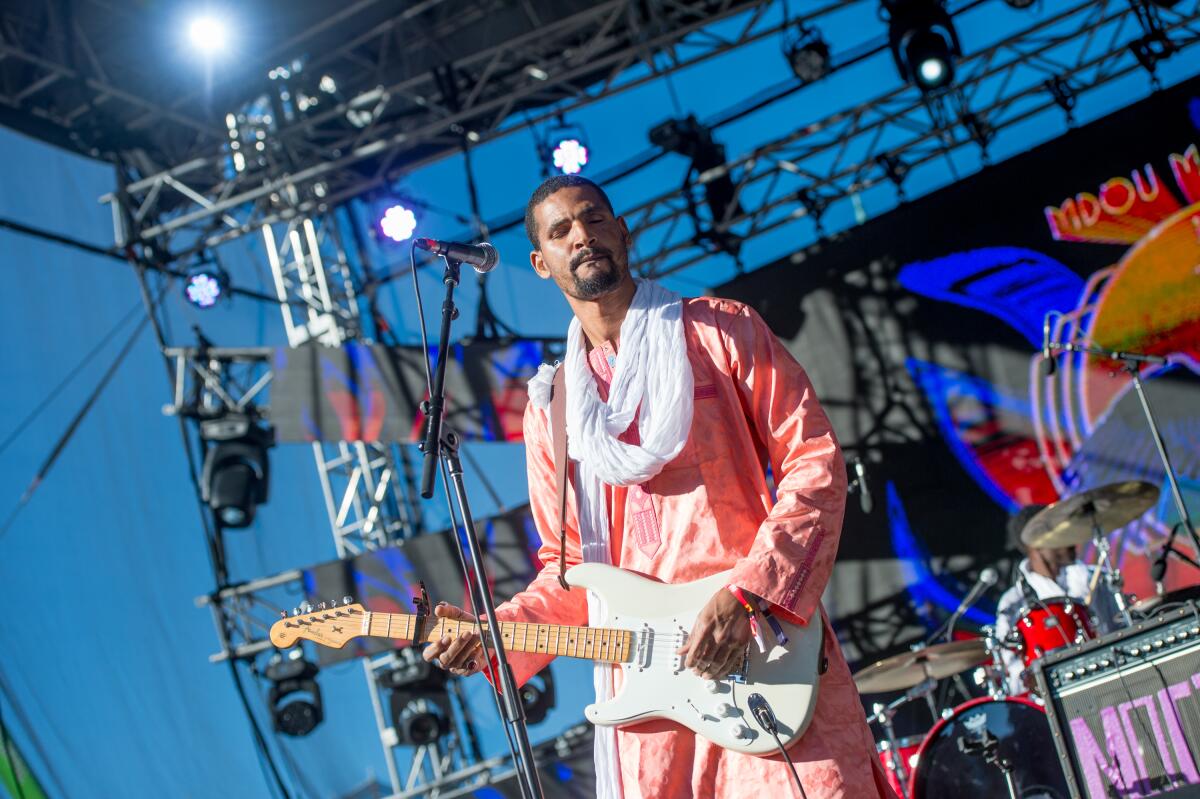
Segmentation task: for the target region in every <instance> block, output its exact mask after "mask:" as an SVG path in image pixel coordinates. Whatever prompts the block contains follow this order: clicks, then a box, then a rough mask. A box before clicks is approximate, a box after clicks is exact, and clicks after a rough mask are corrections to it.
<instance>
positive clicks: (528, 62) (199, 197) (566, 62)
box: [0, 0, 841, 259]
mask: <svg viewBox="0 0 1200 799" xmlns="http://www.w3.org/2000/svg"><path fill="white" fill-rule="evenodd" d="M840 5H841V4H840V3H838V2H826V3H824V4H823V5H822V6H820V7H819V8H816V9H814V10H813V11H811V12H810V13H808V14H806V15H805V16H804V17H802V18H799V20H792V22H793V23H795V22H797V21H799V22H808V21H813V20H816V19H818V18H820V17H822V16H825V15H826V14H830V13H832V12H834V11H836V10H837V9H838V8H839V7H840ZM768 6H769V3H767V2H766V1H765V0H742V1H741V2H737V1H736V0H720V1H719V2H714V1H713V0H673V1H672V2H665V0H650V1H649V2H646V1H645V0H608V2H601V3H596V4H594V5H592V6H590V7H588V8H587V9H586V10H583V11H580V12H579V13H576V14H574V15H571V16H569V17H566V18H564V19H561V20H558V21H556V22H553V23H550V24H547V25H545V26H542V27H540V28H538V29H537V30H534V31H531V32H529V33H528V34H525V35H522V36H520V37H517V38H515V39H511V40H508V41H505V42H504V43H503V44H498V45H495V46H493V47H489V48H486V49H482V50H480V51H478V52H476V53H474V54H472V55H469V56H466V57H464V58H462V59H459V60H458V61H456V62H455V63H454V65H453V75H452V76H447V75H445V74H443V75H442V76H441V77H440V78H439V77H438V76H437V75H436V74H432V73H422V74H418V75H413V76H411V77H408V78H406V79H405V80H403V81H400V82H398V83H394V84H390V85H385V86H380V87H378V97H379V98H380V99H384V98H386V99H387V102H388V103H393V104H396V103H399V104H404V108H405V113H404V114H391V115H381V116H380V117H379V118H378V119H377V120H375V121H372V122H370V123H368V124H366V125H365V126H364V127H363V128H361V129H359V130H355V131H354V132H353V134H351V135H346V136H334V137H327V136H326V137H319V138H318V137H313V136H312V129H313V127H314V126H318V125H320V124H321V122H322V121H323V120H327V119H328V118H329V117H328V115H335V114H339V113H340V114H345V113H346V112H347V111H348V110H351V108H350V106H349V105H348V104H347V103H340V104H333V105H331V107H330V108H328V109H326V110H323V111H321V112H320V113H318V114H315V115H310V116H305V117H303V118H302V119H301V120H299V121H298V122H296V123H295V124H292V125H290V126H285V127H283V128H282V129H280V130H278V131H276V132H274V133H273V134H272V137H271V144H272V145H273V146H275V145H278V146H279V147H281V149H283V150H286V151H289V152H294V153H297V154H298V157H297V159H296V160H295V163H294V164H293V165H289V164H286V163H283V162H281V163H279V164H277V165H275V166H273V167H272V168H270V169H267V170H265V171H264V170H258V171H249V170H248V171H245V172H241V173H237V174H234V175H232V176H230V177H224V176H222V177H221V178H220V179H214V178H213V177H212V176H215V175H223V172H222V164H223V163H224V161H225V159H226V158H227V157H228V155H227V154H226V153H224V152H223V151H222V150H221V149H220V147H218V146H210V147H208V148H207V149H205V148H199V149H197V150H195V151H193V152H192V153H191V157H189V158H186V159H180V160H179V161H178V162H177V164H176V165H175V166H173V167H171V168H169V169H166V170H163V171H160V172H157V173H149V174H146V173H145V172H143V174H145V177H143V178H141V179H139V180H135V181H132V182H130V183H129V184H128V185H126V186H124V187H123V188H122V189H121V190H119V191H117V192H113V193H112V194H108V195H105V196H104V197H103V198H101V199H102V200H103V201H104V202H110V203H113V205H114V207H117V206H121V207H122V208H123V209H127V210H128V212H129V215H130V218H132V219H133V221H134V222H133V224H132V225H131V226H130V227H131V228H132V229H126V228H122V229H120V230H119V233H118V244H122V245H123V244H125V243H127V242H130V241H139V240H141V241H150V240H153V239H156V238H159V237H163V239H160V242H161V241H163V240H168V246H167V250H166V251H167V252H169V257H170V258H172V259H174V258H178V257H181V256H183V255H185V254H187V253H190V252H193V251H196V250H199V249H202V248H204V247H209V246H215V245H217V244H219V243H221V242H223V241H227V240H230V239H234V238H237V237H239V236H242V235H246V234H247V233H252V232H255V231H257V230H258V229H259V228H261V226H262V225H264V224H274V223H276V222H280V221H286V220H288V219H290V218H292V217H294V216H296V215H313V214H317V213H321V212H323V211H324V210H325V209H328V208H332V207H335V206H336V205H338V204H339V203H342V202H344V201H346V200H349V199H351V198H354V197H357V196H360V195H362V194H364V193H366V192H368V191H371V190H372V189H376V188H379V187H382V186H385V185H388V184H389V183H391V182H393V181H394V180H395V179H396V178H397V177H398V176H400V175H402V174H404V173H407V172H410V171H412V170H414V169H417V168H419V167H421V166H423V165H425V164H428V163H431V162H433V161H436V160H438V159H440V158H443V157H446V156H448V155H451V154H453V153H456V152H459V151H460V150H461V147H462V146H463V140H464V138H467V139H468V140H469V141H470V142H472V143H480V142H486V141H490V140H494V139H498V138H501V137H503V136H506V135H509V134H512V133H515V132H517V131H520V130H523V129H525V128H528V127H530V126H533V125H540V124H543V123H549V122H551V121H552V120H554V119H555V118H557V117H559V116H561V115H563V114H569V113H570V112H571V111H573V110H576V109H579V108H582V107H584V106H587V105H590V104H592V103H595V102H598V101H600V100H603V99H605V98H607V97H611V96H613V95H615V94H618V93H620V92H622V91H626V90H628V89H632V88H634V87H637V86H641V85H643V84H646V83H649V82H651V81H654V80H658V79H660V78H662V77H663V76H665V75H668V74H671V73H673V72H676V71H678V70H681V69H684V68H687V67H690V66H693V65H695V64H699V63H701V62H704V61H706V60H708V59H710V58H713V57H716V56H718V55H721V54H724V53H727V52H730V51H732V50H735V49H737V48H739V47H742V46H745V45H747V44H750V43H752V42H755V41H758V40H760V39H763V38H766V37H770V36H774V35H777V34H778V33H780V31H781V30H782V29H783V22H782V20H779V19H776V18H775V17H774V15H771V14H768V13H767V8H768ZM722 20H729V21H730V31H729V32H728V33H726V34H721V35H719V34H717V33H715V32H713V31H712V30H710V27H711V26H712V25H713V23H715V22H719V21H722ZM385 33H389V34H391V35H394V33H395V31H394V30H392V29H391V28H390V27H389V29H388V31H385ZM381 35H382V34H381ZM581 41H582V42H583V44H580V42H581ZM363 46H364V41H363V40H361V39H359V40H355V41H352V42H348V43H346V44H345V45H343V46H341V47H339V48H337V49H336V50H335V51H331V52H328V53H325V54H324V55H322V56H321V58H320V59H317V60H315V61H314V62H313V63H312V64H310V65H309V67H308V68H310V69H320V68H321V65H322V63H324V61H326V60H329V59H333V58H335V57H345V58H349V57H351V56H352V55H353V52H354V51H355V48H362V47H363ZM384 49H385V50H386V48H384ZM361 67H362V68H363V69H364V70H366V69H378V68H379V64H377V63H371V64H370V65H369V67H368V65H367V64H362V65H361ZM635 67H637V68H635ZM451 77H452V79H453V82H454V83H455V85H456V89H455V91H454V100H453V102H451V101H450V99H449V98H448V97H447V96H446V91H445V90H444V89H441V90H439V88H438V84H439V83H442V84H444V83H445V82H446V81H447V80H450V79H451ZM0 102H3V98H0ZM523 108H524V109H526V113H522V114H516V113H514V111H516V110H519V109H523ZM530 109H532V110H530ZM151 118H152V114H151V113H147V114H146V119H151ZM214 222H217V223H218V224H216V225H214V224H213V223H214Z"/></svg>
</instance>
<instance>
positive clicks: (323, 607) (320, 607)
mask: <svg viewBox="0 0 1200 799" xmlns="http://www.w3.org/2000/svg"><path fill="white" fill-rule="evenodd" d="M324 609H325V603H324V602H322V603H321V604H319V605H317V610H324Z"/></svg>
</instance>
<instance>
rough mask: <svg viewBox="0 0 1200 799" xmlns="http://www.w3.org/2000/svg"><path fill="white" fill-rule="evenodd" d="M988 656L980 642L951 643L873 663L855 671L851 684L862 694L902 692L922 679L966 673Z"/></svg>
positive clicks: (904, 653)
mask: <svg viewBox="0 0 1200 799" xmlns="http://www.w3.org/2000/svg"><path fill="white" fill-rule="evenodd" d="M988 657H990V655H988V651H987V646H986V645H985V644H984V642H983V639H976V640H970V641H951V642H950V643H947V644H937V645H936V646H929V647H925V648H924V649H918V650H917V651H915V652H901V653H900V654H899V655H892V656H891V657H890V658H884V659H883V660H880V661H876V662H875V663H872V664H871V665H870V666H867V667H865V668H862V669H859V670H858V672H857V673H856V674H855V675H854V684H855V685H857V686H858V690H859V692H860V693H864V694H878V693H883V692H885V691H904V690H907V689H909V688H912V687H913V686H914V685H917V684H918V683H920V682H921V681H922V680H925V679H931V680H940V679H942V678H943V677H949V676H951V675H953V674H958V673H959V672H960V671H966V670H967V669H969V668H971V667H972V666H978V665H979V664H980V663H983V662H984V661H986V660H987V659H988Z"/></svg>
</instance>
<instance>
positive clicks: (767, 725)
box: [747, 694, 808, 799]
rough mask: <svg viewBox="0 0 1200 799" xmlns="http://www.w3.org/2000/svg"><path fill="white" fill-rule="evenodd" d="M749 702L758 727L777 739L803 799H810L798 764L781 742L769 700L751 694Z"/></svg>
mask: <svg viewBox="0 0 1200 799" xmlns="http://www.w3.org/2000/svg"><path fill="white" fill-rule="evenodd" d="M747 701H748V703H749V705H750V714H751V715H752V716H754V720H755V721H757V722H758V726H760V727H762V728H763V729H764V730H766V731H767V732H769V733H770V734H771V737H772V738H774V739H775V745H776V746H778V747H779V754H781V755H783V759H784V760H785V761H786V762H787V764H788V768H790V769H791V770H792V777H794V778H795V780H796V787H797V788H799V789H800V797H801V799H808V794H807V793H805V792H804V783H802V782H801V781H800V772H798V771H796V764H795V763H793V762H792V757H791V755H789V754H788V753H787V749H786V748H785V747H784V745H783V741H781V740H779V725H778V724H777V723H776V721H775V714H774V713H773V712H772V711H771V706H770V705H768V704H767V700H766V699H765V698H764V697H763V695H762V694H750V698H749V699H748V700H747Z"/></svg>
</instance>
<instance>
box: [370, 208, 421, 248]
mask: <svg viewBox="0 0 1200 799" xmlns="http://www.w3.org/2000/svg"><path fill="white" fill-rule="evenodd" d="M379 229H380V230H382V231H383V235H385V236H387V237H388V238H389V239H391V240H392V241H396V242H400V241H407V240H408V239H410V238H412V234H413V231H415V230H416V229H417V216H416V214H414V213H413V212H412V211H410V210H409V209H407V208H405V207H404V206H403V205H393V206H392V207H391V208H389V209H387V211H385V212H384V214H383V218H382V219H380V220H379Z"/></svg>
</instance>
